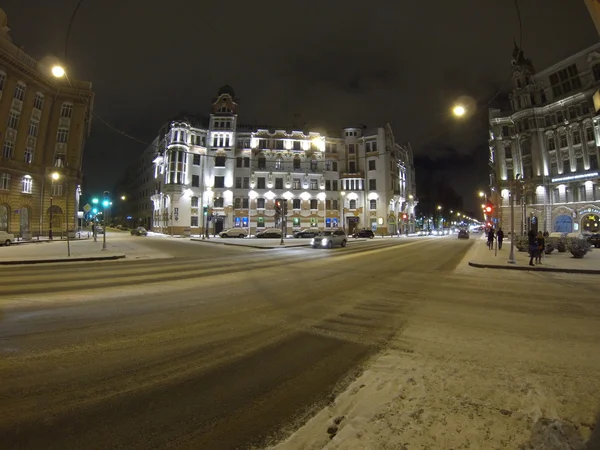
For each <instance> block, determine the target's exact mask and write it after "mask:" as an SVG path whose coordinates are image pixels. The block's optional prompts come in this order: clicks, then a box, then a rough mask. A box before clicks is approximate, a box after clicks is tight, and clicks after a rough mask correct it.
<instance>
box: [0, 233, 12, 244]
mask: <svg viewBox="0 0 600 450" xmlns="http://www.w3.org/2000/svg"><path fill="white" fill-rule="evenodd" d="M14 241H15V235H14V234H12V233H7V232H6V231H0V245H5V246H7V247H8V246H9V245H10V244H12V243H13V242H14Z"/></svg>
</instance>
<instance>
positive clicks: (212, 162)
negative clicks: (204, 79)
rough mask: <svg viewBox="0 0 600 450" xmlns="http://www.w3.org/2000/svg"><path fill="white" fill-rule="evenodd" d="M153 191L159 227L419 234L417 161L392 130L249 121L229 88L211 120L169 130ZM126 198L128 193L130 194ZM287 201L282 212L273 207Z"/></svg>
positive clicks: (183, 120)
mask: <svg viewBox="0 0 600 450" xmlns="http://www.w3.org/2000/svg"><path fill="white" fill-rule="evenodd" d="M148 151H149V152H151V153H154V158H153V161H154V173H153V178H154V186H155V192H153V193H152V195H151V200H152V203H153V211H154V212H153V216H152V224H151V227H152V229H153V230H154V231H159V232H164V233H168V234H182V233H186V232H189V233H191V234H192V235H194V234H198V235H199V234H202V233H205V232H206V233H207V234H211V235H212V234H217V233H219V232H220V231H221V230H223V229H227V228H233V227H243V228H246V229H248V230H249V231H250V233H251V234H255V233H256V231H260V230H262V229H264V228H269V227H279V226H281V222H280V221H279V220H285V226H286V228H287V232H288V233H291V232H292V231H293V230H297V229H301V228H305V227H319V228H322V229H326V228H342V227H343V228H345V229H346V231H347V232H352V231H353V230H355V229H359V228H369V229H372V230H374V231H375V232H376V233H385V234H396V233H405V232H411V231H414V206H415V204H416V194H415V182H414V165H413V155H412V149H411V147H410V145H409V144H406V145H401V144H399V143H397V142H396V141H395V138H394V135H393V133H392V130H391V127H390V126H389V125H386V126H384V127H379V128H373V129H367V128H364V127H349V128H345V129H343V130H341V132H340V133H339V134H336V135H325V134H323V133H321V132H316V131H308V130H298V129H294V127H292V128H286V127H282V126H266V125H264V126H262V125H259V126H255V125H245V124H243V123H241V122H240V120H239V117H238V104H237V99H236V95H235V92H234V90H233V89H232V88H231V87H230V86H223V87H222V88H221V89H219V91H218V94H217V96H216V98H214V99H213V103H212V105H211V112H210V116H209V117H208V118H207V119H203V118H198V117H193V116H190V115H184V116H181V117H178V118H176V119H174V120H172V121H170V122H168V123H167V124H166V125H165V127H164V128H163V129H161V131H160V133H159V136H157V138H156V139H155V141H154V142H153V144H152V145H151V148H149V149H148ZM123 195H127V193H125V192H124V193H123ZM277 201H280V202H283V201H287V206H288V208H287V215H286V216H285V217H284V218H279V219H278V218H277V216H276V214H275V204H276V202H277Z"/></svg>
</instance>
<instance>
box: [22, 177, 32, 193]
mask: <svg viewBox="0 0 600 450" xmlns="http://www.w3.org/2000/svg"><path fill="white" fill-rule="evenodd" d="M32 184H33V183H32V180H31V177H30V176H29V175H25V176H24V177H23V190H22V192H23V194H31V188H32Z"/></svg>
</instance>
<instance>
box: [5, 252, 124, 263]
mask: <svg viewBox="0 0 600 450" xmlns="http://www.w3.org/2000/svg"><path fill="white" fill-rule="evenodd" d="M123 258H125V254H116V255H100V256H76V257H73V258H69V257H65V258H43V259H23V260H18V259H15V260H10V261H2V260H0V265H2V266H9V265H17V264H46V263H68V262H86V261H110V260H115V259H123Z"/></svg>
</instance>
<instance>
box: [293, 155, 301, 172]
mask: <svg viewBox="0 0 600 450" xmlns="http://www.w3.org/2000/svg"><path fill="white" fill-rule="evenodd" d="M294 170H300V158H294Z"/></svg>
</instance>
